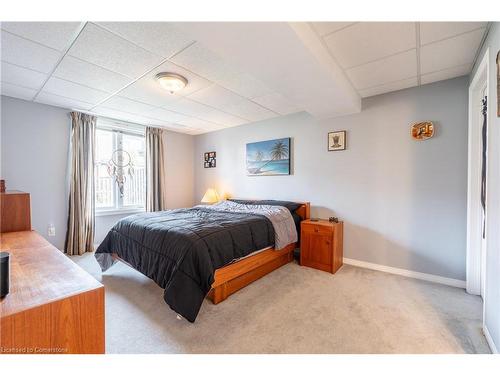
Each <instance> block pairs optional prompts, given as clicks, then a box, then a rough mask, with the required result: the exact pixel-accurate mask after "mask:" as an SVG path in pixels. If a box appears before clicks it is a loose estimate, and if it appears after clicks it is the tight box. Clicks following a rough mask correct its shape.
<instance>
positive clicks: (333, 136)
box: [328, 130, 347, 151]
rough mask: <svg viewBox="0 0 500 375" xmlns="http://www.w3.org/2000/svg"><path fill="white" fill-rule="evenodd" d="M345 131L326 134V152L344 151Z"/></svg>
mask: <svg viewBox="0 0 500 375" xmlns="http://www.w3.org/2000/svg"><path fill="white" fill-rule="evenodd" d="M346 138H347V136H346V131H345V130H342V131H338V132H330V133H328V151H342V150H345V149H346V143H347V139H346Z"/></svg>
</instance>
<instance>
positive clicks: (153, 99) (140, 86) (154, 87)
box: [119, 77, 180, 107]
mask: <svg viewBox="0 0 500 375" xmlns="http://www.w3.org/2000/svg"><path fill="white" fill-rule="evenodd" d="M119 95H120V96H123V97H126V98H128V99H132V100H136V101H139V102H142V103H146V104H150V105H153V106H158V107H162V106H165V105H169V104H171V103H173V102H175V101H177V100H179V99H180V97H179V96H178V95H175V94H170V93H169V92H168V91H166V90H164V89H162V88H161V87H160V85H159V84H158V83H157V82H156V81H155V80H154V79H150V78H149V77H148V78H146V77H145V78H141V79H140V80H138V81H136V82H134V83H133V84H131V85H130V86H128V87H127V88H125V89H123V90H122V91H120V92H119Z"/></svg>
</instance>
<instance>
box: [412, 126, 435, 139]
mask: <svg viewBox="0 0 500 375" xmlns="http://www.w3.org/2000/svg"><path fill="white" fill-rule="evenodd" d="M410 134H411V136H412V137H413V139H416V140H417V141H425V140H426V139H429V138H431V137H432V136H433V135H434V124H433V123H432V122H431V121H425V122H417V123H416V124H413V125H412V126H411V130H410Z"/></svg>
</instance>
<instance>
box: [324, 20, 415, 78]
mask: <svg viewBox="0 0 500 375" xmlns="http://www.w3.org/2000/svg"><path fill="white" fill-rule="evenodd" d="M324 40H325V43H326V44H327V46H328V48H329V50H330V52H331V53H332V55H333V56H334V57H335V58H336V60H337V61H338V62H339V64H340V65H341V66H342V67H343V68H350V67H354V66H358V65H361V64H364V63H367V62H370V61H374V60H377V59H381V58H383V57H386V56H389V55H393V54H396V53H398V52H403V51H407V50H409V49H411V48H415V47H416V36H415V23H414V22H360V23H357V24H355V25H353V26H350V27H347V28H345V29H343V30H340V31H338V32H336V33H333V34H331V35H328V36H327V37H326V38H325V39H324Z"/></svg>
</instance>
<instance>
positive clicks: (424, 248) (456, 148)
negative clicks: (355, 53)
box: [195, 77, 468, 280]
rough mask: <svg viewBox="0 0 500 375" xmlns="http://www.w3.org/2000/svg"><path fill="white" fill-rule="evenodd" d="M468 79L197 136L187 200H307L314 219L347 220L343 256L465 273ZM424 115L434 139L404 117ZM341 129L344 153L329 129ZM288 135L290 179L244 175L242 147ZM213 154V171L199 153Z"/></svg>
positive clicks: (421, 269) (453, 274)
mask: <svg viewBox="0 0 500 375" xmlns="http://www.w3.org/2000/svg"><path fill="white" fill-rule="evenodd" d="M467 82H468V81H467V78H466V77H462V78H458V79H453V80H448V81H443V82H438V83H435V84H430V85H425V86H422V87H420V88H412V89H407V90H402V91H398V92H394V93H389V94H385V95H380V96H376V97H372V98H368V99H366V100H364V101H363V111H362V112H361V113H359V114H355V115H349V116H345V117H339V118H334V119H330V120H326V121H319V122H318V121H315V120H314V119H313V118H312V117H311V116H309V115H308V114H306V113H299V114H294V115H290V116H287V117H282V118H278V119H272V120H267V121H262V122H259V123H255V124H251V125H247V126H240V127H235V128H230V129H225V130H221V131H218V132H214V133H208V134H204V135H200V136H197V137H196V145H195V152H196V159H195V162H196V163H195V172H196V173H195V176H196V179H195V182H196V189H195V200H196V201H198V202H199V200H200V199H201V197H202V195H203V193H204V191H205V189H206V188H207V187H215V188H217V189H218V190H219V191H221V192H227V193H229V194H230V195H232V196H236V197H249V198H275V199H288V200H296V201H310V202H311V205H312V216H318V217H323V218H327V217H328V216H330V215H335V216H339V217H340V218H341V219H342V220H344V222H345V233H344V235H345V237H344V238H345V239H344V256H346V257H348V258H354V259H358V260H362V261H367V262H373V263H378V264H383V265H388V266H393V267H399V268H404V269H409V270H414V271H419V272H425V273H430V274H435V275H440V276H444V277H450V278H456V279H460V280H464V279H465V239H466V232H465V231H466V187H467ZM423 120H432V121H433V122H434V123H435V124H436V125H437V133H436V135H435V137H434V138H432V139H431V140H428V141H425V142H416V141H413V140H412V139H411V137H410V135H409V128H410V124H412V123H413V122H416V121H423ZM334 130H347V150H346V151H337V152H328V151H327V149H326V148H327V133H328V132H329V131H334ZM280 137H292V150H293V151H292V154H293V161H292V167H293V168H292V169H293V174H292V175H291V176H260V177H248V176H246V173H245V144H246V143H248V142H254V141H260V140H267V139H273V138H280ZM206 151H217V168H213V169H204V168H203V163H202V157H203V153H204V152H206Z"/></svg>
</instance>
